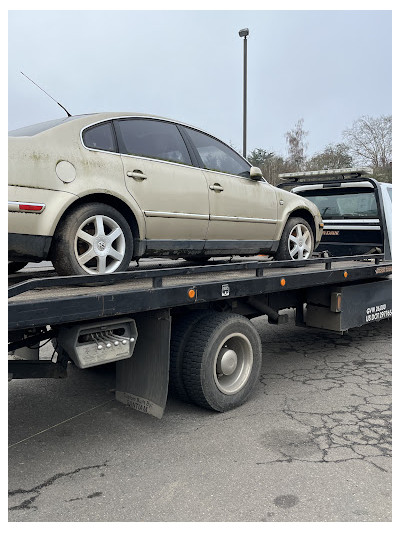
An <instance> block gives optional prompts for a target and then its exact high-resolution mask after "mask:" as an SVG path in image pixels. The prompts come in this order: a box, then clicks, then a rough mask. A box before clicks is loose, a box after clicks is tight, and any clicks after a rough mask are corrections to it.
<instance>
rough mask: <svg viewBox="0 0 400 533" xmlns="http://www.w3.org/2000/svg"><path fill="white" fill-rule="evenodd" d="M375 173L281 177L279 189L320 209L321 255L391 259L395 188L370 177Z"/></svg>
mask: <svg viewBox="0 0 400 533" xmlns="http://www.w3.org/2000/svg"><path fill="white" fill-rule="evenodd" d="M371 175H372V169H369V168H345V169H331V170H318V171H310V172H295V173H285V174H279V177H280V178H281V179H283V180H284V181H283V183H281V184H279V185H278V187H280V188H288V189H290V190H291V192H293V193H296V194H298V195H300V196H303V197H304V198H307V199H309V200H311V201H312V202H314V203H315V205H316V206H317V207H318V209H319V211H320V213H321V216H322V220H323V223H324V231H323V235H322V239H321V242H320V245H319V247H318V252H322V251H326V252H327V253H328V254H329V255H331V256H334V257H338V256H351V255H364V254H367V255H368V254H374V253H384V257H385V259H391V243H392V184H391V183H381V182H378V181H376V180H375V179H373V178H372V177H371Z"/></svg>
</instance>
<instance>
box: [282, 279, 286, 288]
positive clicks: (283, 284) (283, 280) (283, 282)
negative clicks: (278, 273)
mask: <svg viewBox="0 0 400 533" xmlns="http://www.w3.org/2000/svg"><path fill="white" fill-rule="evenodd" d="M285 285H286V280H285V278H282V279H281V286H282V287H284V286H285Z"/></svg>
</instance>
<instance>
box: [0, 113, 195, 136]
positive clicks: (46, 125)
mask: <svg viewBox="0 0 400 533" xmlns="http://www.w3.org/2000/svg"><path fill="white" fill-rule="evenodd" d="M125 117H126V118H130V117H139V118H154V119H158V120H166V121H168V122H174V123H177V124H182V125H184V126H189V127H191V128H194V126H190V125H189V124H185V123H184V122H180V121H179V120H174V119H170V118H167V117H161V116H158V115H151V114H148V113H136V112H132V111H123V112H115V111H106V112H100V113H88V114H84V115H73V116H70V117H62V118H58V119H54V120H48V121H46V122H40V123H38V124H32V125H29V126H24V127H22V128H18V129H15V130H11V131H9V132H8V135H9V136H10V137H31V136H33V135H37V134H39V133H42V132H44V131H46V130H49V129H52V128H55V127H57V126H61V125H64V124H67V123H69V122H73V121H77V120H79V121H81V123H82V127H85V126H89V125H91V124H95V123H97V122H102V121H103V120H110V119H112V118H125ZM195 129H198V128H195Z"/></svg>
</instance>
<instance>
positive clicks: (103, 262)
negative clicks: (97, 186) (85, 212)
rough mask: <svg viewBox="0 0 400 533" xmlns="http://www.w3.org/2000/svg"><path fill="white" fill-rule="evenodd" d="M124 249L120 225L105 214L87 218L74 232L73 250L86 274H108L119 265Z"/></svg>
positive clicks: (124, 243)
mask: <svg viewBox="0 0 400 533" xmlns="http://www.w3.org/2000/svg"><path fill="white" fill-rule="evenodd" d="M125 250H126V242H125V236H124V232H123V231H122V229H121V227H120V225H119V224H118V223H117V222H115V220H113V219H112V218H110V217H107V216H106V215H93V216H91V217H89V218H87V219H86V220H85V221H84V222H83V223H82V224H81V225H80V226H79V229H78V231H77V232H76V236H75V242H74V252H75V257H76V260H77V261H78V264H79V266H80V267H81V268H82V269H83V270H84V271H85V272H87V273H88V274H109V273H111V272H115V271H116V270H117V268H118V267H119V266H120V265H121V263H122V261H123V259H124V257H125Z"/></svg>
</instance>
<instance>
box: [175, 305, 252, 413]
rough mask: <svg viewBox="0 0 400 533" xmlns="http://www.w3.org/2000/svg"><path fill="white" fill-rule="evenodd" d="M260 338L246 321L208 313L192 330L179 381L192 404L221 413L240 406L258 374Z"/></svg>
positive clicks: (216, 313) (250, 390)
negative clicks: (182, 383)
mask: <svg viewBox="0 0 400 533" xmlns="http://www.w3.org/2000/svg"><path fill="white" fill-rule="evenodd" d="M261 359H262V351H261V340H260V336H259V334H258V332H257V330H256V328H255V327H254V326H253V324H252V323H251V322H250V320H248V319H247V318H245V317H243V316H240V315H236V314H234V313H225V312H208V313H207V315H206V316H205V317H204V318H203V319H202V320H200V321H199V322H197V323H196V324H195V325H194V327H193V328H192V331H191V334H190V339H189V341H188V343H187V345H186V348H185V353H184V358H183V380H184V385H185V389H186V392H187V394H188V396H189V399H190V400H191V402H192V403H194V404H196V405H199V406H200V407H204V408H206V409H211V410H214V411H219V412H225V411H229V410H231V409H234V408H236V407H238V406H239V405H241V404H243V403H244V402H245V401H246V400H247V399H248V397H249V395H250V393H251V392H252V390H253V389H254V387H255V385H256V384H257V382H258V379H259V375H260V370H261Z"/></svg>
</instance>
